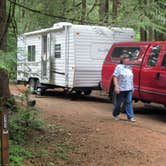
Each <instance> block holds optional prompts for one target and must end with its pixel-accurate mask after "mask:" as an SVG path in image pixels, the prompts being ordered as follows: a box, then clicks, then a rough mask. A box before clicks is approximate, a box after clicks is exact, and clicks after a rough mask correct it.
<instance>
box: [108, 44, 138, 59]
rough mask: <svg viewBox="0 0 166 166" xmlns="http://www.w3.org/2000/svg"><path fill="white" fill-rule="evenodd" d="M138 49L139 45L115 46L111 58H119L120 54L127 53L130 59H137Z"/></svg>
mask: <svg viewBox="0 0 166 166" xmlns="http://www.w3.org/2000/svg"><path fill="white" fill-rule="evenodd" d="M140 50H141V48H140V47H115V48H114V50H113V52H112V54H111V58H120V56H121V55H122V54H128V55H129V57H130V58H131V59H137V58H138V55H139V53H140Z"/></svg>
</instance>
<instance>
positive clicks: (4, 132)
mask: <svg viewBox="0 0 166 166" xmlns="http://www.w3.org/2000/svg"><path fill="white" fill-rule="evenodd" d="M0 122H1V126H0V127H1V128H0V131H1V165H2V166H8V165H9V131H8V111H7V110H0Z"/></svg>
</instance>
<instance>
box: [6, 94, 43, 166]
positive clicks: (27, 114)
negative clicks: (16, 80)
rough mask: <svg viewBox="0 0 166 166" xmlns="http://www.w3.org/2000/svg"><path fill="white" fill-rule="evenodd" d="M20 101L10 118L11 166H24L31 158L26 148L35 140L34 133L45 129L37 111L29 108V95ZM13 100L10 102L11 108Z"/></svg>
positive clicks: (22, 97)
mask: <svg viewBox="0 0 166 166" xmlns="http://www.w3.org/2000/svg"><path fill="white" fill-rule="evenodd" d="M19 99H20V102H19V100H18V98H17V102H18V103H17V107H16V108H17V109H16V108H15V109H14V110H15V111H14V112H13V109H11V112H10V118H9V136H10V165H11V166H22V165H23V162H24V159H26V158H29V157H31V151H29V150H28V149H27V148H26V145H27V142H28V141H29V140H30V139H32V138H33V133H34V131H36V130H41V129H42V128H43V123H42V121H41V120H40V119H39V116H38V112H37V109H36V108H35V107H30V106H28V103H27V101H29V100H30V99H29V96H28V94H27V93H26V96H25V94H23V95H22V96H21V97H20V98H19ZM13 100H14V99H13V98H12V99H11V100H9V106H10V105H12V103H13ZM19 103H20V104H19ZM15 104H16V103H15ZM23 105H24V106H23ZM9 108H11V107H9ZM12 108H13V107H12Z"/></svg>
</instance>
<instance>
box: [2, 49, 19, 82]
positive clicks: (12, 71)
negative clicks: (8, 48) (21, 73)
mask: <svg viewBox="0 0 166 166" xmlns="http://www.w3.org/2000/svg"><path fill="white" fill-rule="evenodd" d="M0 67H1V68H3V69H5V70H7V71H8V73H9V76H10V78H11V79H15V78H16V51H12V52H3V51H1V50H0Z"/></svg>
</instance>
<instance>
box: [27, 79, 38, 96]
mask: <svg viewBox="0 0 166 166" xmlns="http://www.w3.org/2000/svg"><path fill="white" fill-rule="evenodd" d="M35 88H36V81H35V80H34V79H30V81H29V87H28V89H29V92H30V93H32V94H34V93H35Z"/></svg>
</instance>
